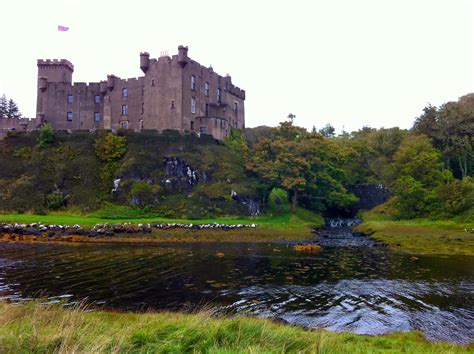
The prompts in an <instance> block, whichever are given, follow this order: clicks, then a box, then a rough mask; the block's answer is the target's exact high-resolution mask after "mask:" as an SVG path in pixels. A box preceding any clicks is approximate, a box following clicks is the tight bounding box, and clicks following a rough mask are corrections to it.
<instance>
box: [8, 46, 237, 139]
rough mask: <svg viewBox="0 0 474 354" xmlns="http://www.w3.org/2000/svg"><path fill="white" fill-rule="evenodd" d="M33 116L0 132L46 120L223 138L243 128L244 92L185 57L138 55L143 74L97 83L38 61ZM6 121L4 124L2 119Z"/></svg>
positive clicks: (75, 126) (62, 65) (67, 67)
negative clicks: (74, 77)
mask: <svg viewBox="0 0 474 354" xmlns="http://www.w3.org/2000/svg"><path fill="white" fill-rule="evenodd" d="M37 64H38V91H37V104H36V119H31V120H28V119H0V130H1V131H3V134H5V131H7V130H12V129H13V130H33V129H37V127H38V126H40V125H41V124H43V123H46V122H49V123H51V124H52V126H53V128H54V129H55V130H70V131H72V130H93V129H110V130H117V129H133V130H135V131H140V130H143V129H153V130H159V131H163V130H166V129H175V130H179V131H181V132H185V131H187V132H196V133H200V134H210V135H212V136H213V137H214V138H216V139H219V140H222V139H224V138H225V137H226V136H228V135H229V133H230V130H231V128H237V129H243V128H244V127H245V110H244V101H245V91H244V90H241V89H240V88H238V87H236V86H234V85H233V84H232V79H231V77H230V76H229V75H227V76H221V75H219V74H217V73H216V72H214V71H213V69H212V67H204V66H202V65H201V64H199V63H197V62H196V61H194V60H192V59H190V58H189V57H188V48H187V47H184V46H179V47H178V54H177V55H173V56H172V57H170V56H168V55H167V54H166V53H163V54H162V55H161V56H160V57H159V58H158V59H152V58H150V55H149V53H146V52H145V53H140V69H141V70H142V71H143V73H144V76H141V77H138V78H130V79H122V78H120V77H118V76H115V75H108V76H107V80H103V81H100V82H91V83H88V84H87V83H81V82H75V83H73V82H72V73H73V71H74V66H73V65H72V63H71V62H69V61H68V60H65V59H61V60H38V62H37ZM5 121H7V122H5Z"/></svg>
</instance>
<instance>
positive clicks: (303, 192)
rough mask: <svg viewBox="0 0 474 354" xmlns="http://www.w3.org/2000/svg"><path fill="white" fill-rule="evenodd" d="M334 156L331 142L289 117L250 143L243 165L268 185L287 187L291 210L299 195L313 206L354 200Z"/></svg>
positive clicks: (322, 207)
mask: <svg viewBox="0 0 474 354" xmlns="http://www.w3.org/2000/svg"><path fill="white" fill-rule="evenodd" d="M338 157H340V156H338V152H337V150H336V149H335V146H334V145H332V144H331V143H330V142H329V141H328V140H327V139H325V138H324V137H323V136H322V135H321V134H319V133H317V132H311V133H309V132H307V131H306V129H304V128H301V127H297V126H294V125H293V120H292V119H290V120H289V121H285V122H282V123H280V126H279V127H278V128H275V129H274V131H273V134H272V136H271V137H269V138H264V139H262V140H261V141H260V142H259V143H257V144H256V145H255V146H254V153H253V155H252V156H251V158H250V159H249V161H248V163H247V167H248V168H249V169H250V170H251V171H254V172H256V173H257V174H258V175H259V176H260V177H261V178H263V179H264V180H265V181H266V182H267V183H268V185H269V187H270V189H271V188H272V187H278V188H282V189H284V190H286V191H288V193H289V195H290V197H291V205H292V209H293V210H295V209H296V207H297V205H298V200H299V199H303V200H305V204H306V205H307V206H309V207H311V208H313V209H318V210H323V209H325V208H327V207H329V206H331V205H332V204H334V203H341V204H342V205H344V204H345V205H347V204H348V203H352V202H354V201H355V200H356V198H355V197H354V196H353V195H350V194H348V193H347V190H346V189H345V188H344V186H343V183H344V179H345V176H344V172H343V170H342V169H341V168H340V166H338V163H337V162H338ZM339 162H341V161H339Z"/></svg>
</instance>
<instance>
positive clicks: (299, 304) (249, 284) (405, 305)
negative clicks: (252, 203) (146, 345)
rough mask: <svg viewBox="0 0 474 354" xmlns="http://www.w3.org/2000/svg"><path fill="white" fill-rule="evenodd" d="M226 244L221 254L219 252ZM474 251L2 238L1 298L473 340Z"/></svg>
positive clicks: (0, 244) (437, 338)
mask: <svg viewBox="0 0 474 354" xmlns="http://www.w3.org/2000/svg"><path fill="white" fill-rule="evenodd" d="M218 252H221V253H224V256H223V257H217V256H216V253H218ZM472 294H474V257H466V256H457V257H440V256H418V259H413V258H411V257H410V256H407V255H402V254H397V253H391V252H388V251H386V250H384V249H363V248H325V249H323V251H321V252H319V253H315V254H307V253H299V252H295V251H293V250H291V249H290V248H286V247H285V246H281V245H274V244H271V245H262V244H218V243H217V244H186V245H167V246H166V245H156V246H155V245H153V246H150V245H94V244H89V245H75V246H62V245H57V244H54V245H48V244H7V243H0V299H5V298H7V299H11V300H21V299H25V298H32V297H37V296H39V295H41V296H48V297H50V299H51V301H58V300H59V299H61V298H69V300H70V301H77V300H80V299H83V298H87V299H88V300H89V301H94V302H95V303H97V304H104V305H106V306H108V307H113V308H124V309H143V308H154V309H163V308H166V309H181V310H182V309H189V308H194V307H196V306H198V307H199V306H203V305H209V304H210V305H212V306H215V307H217V308H218V309H219V310H220V311H227V312H231V313H249V314H254V315H259V316H264V317H273V318H275V317H276V318H279V319H281V320H284V321H287V322H290V323H294V324H299V325H303V326H308V327H324V328H328V329H332V330H337V331H353V332H357V333H363V334H378V333H386V332H391V331H408V330H413V329H418V330H421V331H422V332H423V333H424V334H425V335H426V336H427V337H428V338H430V339H435V340H450V341H454V342H458V343H467V342H470V341H474V333H473V331H472V328H473V327H474V297H473V295H472Z"/></svg>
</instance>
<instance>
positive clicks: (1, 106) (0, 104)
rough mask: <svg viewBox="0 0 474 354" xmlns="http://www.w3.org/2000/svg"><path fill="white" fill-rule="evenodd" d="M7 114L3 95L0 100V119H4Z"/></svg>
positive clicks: (5, 100)
mask: <svg viewBox="0 0 474 354" xmlns="http://www.w3.org/2000/svg"><path fill="white" fill-rule="evenodd" d="M7 112H8V104H7V98H6V96H5V95H3V96H2V97H1V98H0V118H6V117H7Z"/></svg>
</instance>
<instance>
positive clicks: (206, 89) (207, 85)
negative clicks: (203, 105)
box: [204, 82, 209, 97]
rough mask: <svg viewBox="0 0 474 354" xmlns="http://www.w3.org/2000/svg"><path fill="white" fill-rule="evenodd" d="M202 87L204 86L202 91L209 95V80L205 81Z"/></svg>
mask: <svg viewBox="0 0 474 354" xmlns="http://www.w3.org/2000/svg"><path fill="white" fill-rule="evenodd" d="M204 87H205V89H204V91H205V93H206V96H207V97H209V82H206V85H205V86H204Z"/></svg>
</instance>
